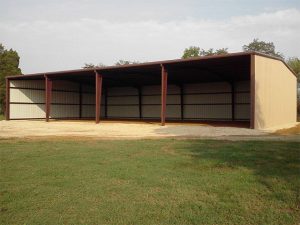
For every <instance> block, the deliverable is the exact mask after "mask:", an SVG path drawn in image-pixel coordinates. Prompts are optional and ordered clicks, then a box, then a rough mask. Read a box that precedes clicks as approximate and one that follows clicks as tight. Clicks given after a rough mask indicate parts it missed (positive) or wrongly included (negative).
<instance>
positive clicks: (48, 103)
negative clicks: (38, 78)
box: [45, 76, 52, 122]
mask: <svg viewBox="0 0 300 225" xmlns="http://www.w3.org/2000/svg"><path fill="white" fill-rule="evenodd" d="M45 86H46V88H45V91H46V93H45V110H46V122H49V119H50V112H51V100H52V80H50V79H49V77H47V76H45Z"/></svg>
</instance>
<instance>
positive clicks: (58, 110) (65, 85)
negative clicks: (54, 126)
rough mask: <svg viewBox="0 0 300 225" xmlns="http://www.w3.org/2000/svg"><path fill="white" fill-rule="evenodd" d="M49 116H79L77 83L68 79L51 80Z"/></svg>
mask: <svg viewBox="0 0 300 225" xmlns="http://www.w3.org/2000/svg"><path fill="white" fill-rule="evenodd" d="M52 89H53V91H52V103H51V111H50V118H78V117H79V101H80V100H79V98H80V96H79V84H78V83H74V82H70V81H60V80H57V81H53V87H52Z"/></svg>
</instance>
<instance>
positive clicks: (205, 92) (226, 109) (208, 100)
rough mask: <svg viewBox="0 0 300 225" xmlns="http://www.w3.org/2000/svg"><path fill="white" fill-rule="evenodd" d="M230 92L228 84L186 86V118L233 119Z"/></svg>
mask: <svg viewBox="0 0 300 225" xmlns="http://www.w3.org/2000/svg"><path fill="white" fill-rule="evenodd" d="M230 92H231V87H230V84H229V83H226V82H216V83H198V84H186V85H184V97H183V99H184V100H183V101H184V104H185V106H184V118H185V119H195V120H196V119H226V120H227V119H228V120H229V119H231V93H230Z"/></svg>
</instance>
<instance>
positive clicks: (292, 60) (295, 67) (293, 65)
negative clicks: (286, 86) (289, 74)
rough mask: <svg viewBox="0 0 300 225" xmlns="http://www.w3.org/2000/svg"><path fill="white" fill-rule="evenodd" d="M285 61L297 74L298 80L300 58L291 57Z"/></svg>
mask: <svg viewBox="0 0 300 225" xmlns="http://www.w3.org/2000/svg"><path fill="white" fill-rule="evenodd" d="M286 62H287V64H288V65H289V66H290V67H291V68H292V69H293V70H294V72H295V73H296V74H297V77H298V80H300V59H299V58H298V57H291V58H289V59H288V60H287V61H286Z"/></svg>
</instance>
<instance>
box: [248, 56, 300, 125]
mask: <svg viewBox="0 0 300 225" xmlns="http://www.w3.org/2000/svg"><path fill="white" fill-rule="evenodd" d="M296 85H297V79H296V77H295V76H294V75H293V73H292V72H291V71H290V70H289V69H288V68H287V67H286V66H285V65H284V63H283V62H281V61H279V60H274V59H270V58H266V57H262V56H257V55H256V56H255V104H254V107H255V111H254V128H255V129H271V128H280V127H286V126H290V125H292V124H295V123H296V114H297V109H296V98H297V94H296Z"/></svg>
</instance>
